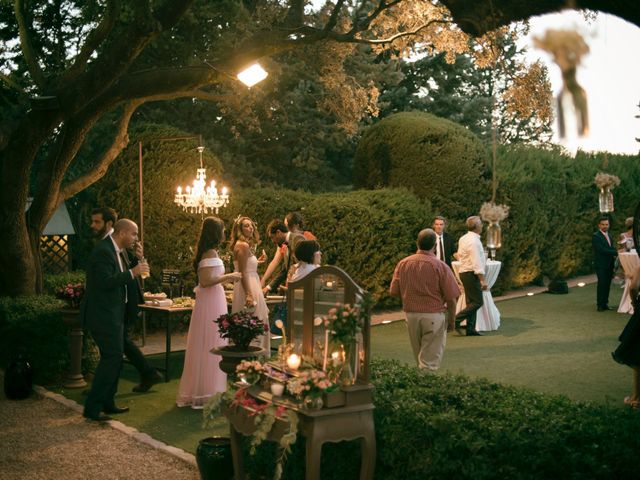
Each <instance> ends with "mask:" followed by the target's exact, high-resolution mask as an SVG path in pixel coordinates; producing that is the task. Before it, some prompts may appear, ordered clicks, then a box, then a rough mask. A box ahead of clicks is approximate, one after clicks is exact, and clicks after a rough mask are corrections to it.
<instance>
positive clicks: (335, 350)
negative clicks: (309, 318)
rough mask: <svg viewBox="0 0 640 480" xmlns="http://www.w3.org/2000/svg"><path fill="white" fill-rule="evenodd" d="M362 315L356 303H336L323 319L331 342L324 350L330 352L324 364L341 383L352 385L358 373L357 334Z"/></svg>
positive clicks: (360, 325) (359, 330) (360, 327)
mask: <svg viewBox="0 0 640 480" xmlns="http://www.w3.org/2000/svg"><path fill="white" fill-rule="evenodd" d="M363 315H364V313H363V312H362V310H361V308H360V307H359V306H358V305H354V306H352V305H349V304H348V303H345V304H344V305H342V304H339V303H338V304H336V306H335V307H334V308H331V309H330V310H329V312H328V314H327V316H326V317H325V320H324V322H325V327H326V328H327V332H328V339H329V343H330V344H331V347H330V348H326V350H325V351H326V352H327V353H328V352H331V360H328V361H327V362H325V364H326V365H327V366H328V367H330V368H329V369H330V370H333V371H334V372H336V373H337V375H336V376H338V377H339V380H340V383H342V384H343V385H352V384H353V383H354V382H355V379H356V377H357V375H358V356H359V355H358V334H360V332H362V323H363ZM327 347H328V346H327Z"/></svg>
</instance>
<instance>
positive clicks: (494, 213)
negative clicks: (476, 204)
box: [480, 202, 509, 222]
mask: <svg viewBox="0 0 640 480" xmlns="http://www.w3.org/2000/svg"><path fill="white" fill-rule="evenodd" d="M508 216H509V207H508V206H507V205H496V204H495V203H492V202H484V203H483V204H482V207H480V218H482V220H484V221H486V222H501V221H502V220H504V219H505V218H507V217H508Z"/></svg>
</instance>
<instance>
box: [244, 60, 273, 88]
mask: <svg viewBox="0 0 640 480" xmlns="http://www.w3.org/2000/svg"><path fill="white" fill-rule="evenodd" d="M267 75H269V74H268V73H267V72H266V70H265V69H264V68H262V67H261V66H260V64H259V63H254V64H253V65H251V66H249V67H247V68H245V69H244V70H242V71H241V72H240V73H238V80H240V81H241V82H242V83H244V84H245V85H246V86H247V87H253V86H254V85H255V84H256V83H259V82H261V81H262V80H264V79H265V78H267Z"/></svg>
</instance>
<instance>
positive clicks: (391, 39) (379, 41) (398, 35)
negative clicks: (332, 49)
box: [329, 19, 451, 45]
mask: <svg viewBox="0 0 640 480" xmlns="http://www.w3.org/2000/svg"><path fill="white" fill-rule="evenodd" d="M434 23H442V24H449V23H451V22H449V21H447V20H435V19H434V20H429V21H428V22H427V23H425V24H423V25H420V26H419V27H417V28H415V29H414V30H410V31H408V32H399V33H396V34H395V35H391V36H390V37H387V38H381V39H377V40H367V39H364V38H354V39H352V40H348V41H349V42H354V43H366V44H368V45H384V44H385V43H393V42H394V41H395V40H398V39H399V38H402V37H408V36H410V35H416V34H417V33H419V32H420V31H421V30H424V29H425V28H427V27H430V26H431V25H433V24H434ZM329 38H332V37H331V36H329ZM345 41H347V40H345Z"/></svg>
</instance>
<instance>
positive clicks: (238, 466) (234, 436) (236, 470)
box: [229, 424, 244, 480]
mask: <svg viewBox="0 0 640 480" xmlns="http://www.w3.org/2000/svg"><path fill="white" fill-rule="evenodd" d="M229 440H230V441H231V457H232V458H233V478H234V479H235V480H244V468H243V466H242V435H241V434H240V433H238V432H237V431H236V429H235V428H234V427H233V424H230V425H229Z"/></svg>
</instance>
